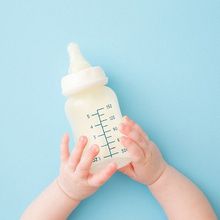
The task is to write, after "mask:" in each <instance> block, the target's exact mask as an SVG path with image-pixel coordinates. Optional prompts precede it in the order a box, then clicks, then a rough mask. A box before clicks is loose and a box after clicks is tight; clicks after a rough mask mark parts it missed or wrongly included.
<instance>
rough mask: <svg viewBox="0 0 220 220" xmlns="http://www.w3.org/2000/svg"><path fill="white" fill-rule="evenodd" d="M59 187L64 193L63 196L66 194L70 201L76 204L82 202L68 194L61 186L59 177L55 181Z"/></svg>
mask: <svg viewBox="0 0 220 220" xmlns="http://www.w3.org/2000/svg"><path fill="white" fill-rule="evenodd" d="M55 182H56V185H57V187H58V188H59V190H60V191H61V192H62V194H64V195H65V196H66V197H67V198H69V199H70V200H72V201H74V202H75V203H80V202H81V200H79V199H77V198H74V197H73V196H72V195H70V193H68V192H67V190H65V187H64V186H63V185H62V184H61V182H60V179H59V177H57V178H56V180H55Z"/></svg>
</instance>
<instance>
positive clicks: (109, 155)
mask: <svg viewBox="0 0 220 220" xmlns="http://www.w3.org/2000/svg"><path fill="white" fill-rule="evenodd" d="M115 154H118V152H115V153H112V154H110V155H107V156H104V158H107V157H112V156H113V155H115Z"/></svg>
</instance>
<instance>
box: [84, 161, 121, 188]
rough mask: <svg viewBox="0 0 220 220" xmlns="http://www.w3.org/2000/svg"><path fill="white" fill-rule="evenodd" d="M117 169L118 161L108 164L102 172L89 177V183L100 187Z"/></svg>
mask: <svg viewBox="0 0 220 220" xmlns="http://www.w3.org/2000/svg"><path fill="white" fill-rule="evenodd" d="M116 171H117V165H116V163H114V162H113V163H110V164H108V165H107V166H106V167H105V168H104V169H102V170H101V171H100V172H98V173H96V174H93V175H92V176H91V177H90V178H89V179H88V183H89V184H90V185H91V186H95V187H99V186H101V185H103V184H104V183H105V182H106V181H107V180H108V179H110V177H111V176H112V175H113V174H114V173H115V172H116Z"/></svg>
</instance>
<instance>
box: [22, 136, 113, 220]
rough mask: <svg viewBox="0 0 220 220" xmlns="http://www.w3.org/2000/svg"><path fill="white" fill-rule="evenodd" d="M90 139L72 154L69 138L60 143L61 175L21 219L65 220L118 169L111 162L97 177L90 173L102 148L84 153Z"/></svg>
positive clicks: (80, 140)
mask: <svg viewBox="0 0 220 220" xmlns="http://www.w3.org/2000/svg"><path fill="white" fill-rule="evenodd" d="M86 144H87V138H86V137H85V136H82V137H81V138H80V139H79V141H78V143H77V145H76V147H75V148H74V150H73V151H72V153H71V154H70V152H69V137H68V135H64V137H63V139H62V142H61V153H60V155H61V156H60V159H61V165H60V174H59V176H58V177H57V178H56V180H54V182H53V183H51V185H50V186H48V187H47V189H45V190H44V191H43V192H42V193H41V194H40V195H39V196H38V198H37V199H35V201H33V202H32V204H31V205H30V206H29V207H28V208H27V209H26V210H25V212H24V213H23V215H22V217H21V220H30V219H31V220H35V219H36V220H39V219H40V220H62V219H66V218H67V217H68V216H69V214H70V213H71V212H72V211H73V210H74V209H75V208H76V207H77V206H78V204H79V203H80V201H81V200H83V199H85V198H86V197H88V196H90V195H91V194H93V193H94V192H95V191H96V190H97V189H98V188H99V187H100V186H101V185H102V184H104V183H105V182H106V181H107V180H108V179H109V178H110V177H111V176H112V175H113V173H114V172H115V171H116V170H117V167H116V164H114V163H111V164H109V165H108V166H107V167H106V168H104V169H103V170H102V171H100V172H99V173H97V174H91V173H90V167H91V165H92V161H93V159H94V157H95V156H96V155H97V154H98V152H99V147H98V146H97V145H93V146H92V147H91V148H90V149H89V150H88V151H86V152H85V154H83V150H84V148H85V146H86Z"/></svg>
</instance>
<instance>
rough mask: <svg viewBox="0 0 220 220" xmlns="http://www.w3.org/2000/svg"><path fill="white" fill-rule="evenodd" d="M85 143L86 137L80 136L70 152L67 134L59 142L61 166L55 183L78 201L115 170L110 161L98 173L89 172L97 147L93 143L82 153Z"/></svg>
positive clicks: (103, 181)
mask: <svg viewBox="0 0 220 220" xmlns="http://www.w3.org/2000/svg"><path fill="white" fill-rule="evenodd" d="M86 144H87V137H85V136H81V137H80V138H79V141H78V143H77V145H76V146H75V148H74V149H73V151H72V153H71V154H70V153H69V137H68V135H67V134H66V135H64V137H63V139H62V143H61V153H60V154H61V166H60V175H59V177H58V178H57V183H58V185H59V187H60V188H61V190H62V191H63V192H64V193H65V194H66V195H67V196H68V197H70V198H71V199H73V200H75V201H78V202H80V201H81V200H83V199H85V198H86V197H88V196H90V195H91V194H93V193H94V192H95V191H96V190H97V189H98V188H99V187H100V186H101V185H103V184H104V183H105V182H106V181H107V180H108V179H109V178H110V177H111V176H112V175H113V174H114V173H115V171H116V170H117V166H116V164H115V163H111V164H109V165H108V166H107V167H105V168H104V169H103V170H102V171H100V172H99V173H96V174H92V173H90V168H91V165H92V161H93V159H94V158H95V157H96V155H97V154H98V153H99V147H98V146H97V145H93V146H91V147H90V149H88V151H86V152H85V154H83V150H84V148H85V146H86Z"/></svg>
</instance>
